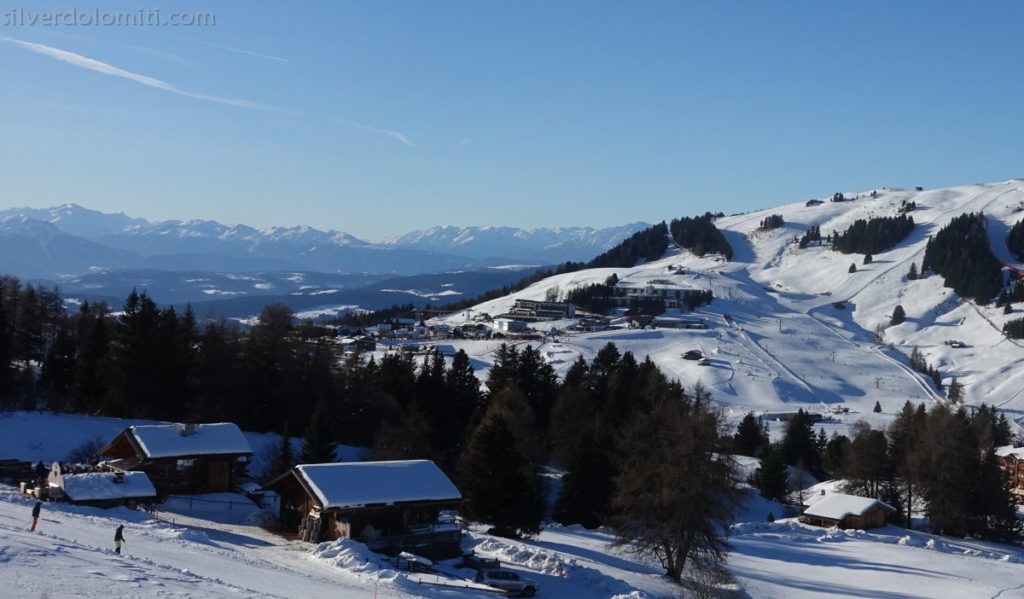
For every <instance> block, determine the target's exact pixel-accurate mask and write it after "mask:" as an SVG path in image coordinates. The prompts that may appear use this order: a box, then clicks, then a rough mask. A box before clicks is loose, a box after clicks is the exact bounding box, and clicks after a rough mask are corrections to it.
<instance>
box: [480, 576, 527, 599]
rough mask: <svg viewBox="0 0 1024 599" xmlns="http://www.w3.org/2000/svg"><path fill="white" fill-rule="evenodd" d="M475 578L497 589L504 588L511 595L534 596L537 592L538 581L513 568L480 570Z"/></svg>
mask: <svg viewBox="0 0 1024 599" xmlns="http://www.w3.org/2000/svg"><path fill="white" fill-rule="evenodd" d="M474 580H475V581H476V582H479V583H481V584H486V585H487V586H491V587H494V588H496V589H503V590H504V591H505V592H507V593H508V594H509V595H521V596H523V597H533V595H534V593H536V592H537V583H536V582H534V581H533V580H531V579H529V578H526V577H525V576H520V575H519V573H518V572H513V571H512V570H478V571H477V573H476V578H475V579H474Z"/></svg>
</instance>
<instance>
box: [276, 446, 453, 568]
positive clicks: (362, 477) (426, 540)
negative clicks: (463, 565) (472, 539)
mask: <svg viewBox="0 0 1024 599" xmlns="http://www.w3.org/2000/svg"><path fill="white" fill-rule="evenodd" d="M264 489H265V490H269V491H273V492H274V493H276V494H277V495H278V497H279V498H280V505H279V509H280V513H279V516H280V520H281V523H282V525H283V526H284V527H285V528H286V530H294V531H298V535H299V538H301V539H302V540H304V541H311V542H314V543H316V542H321V541H331V540H335V539H354V540H356V541H359V542H361V543H365V544H366V545H367V546H368V547H369V548H370V549H371V550H373V551H376V552H378V553H385V554H389V555H396V554H398V553H400V552H402V551H407V552H410V553H414V554H416V555H421V556H424V557H428V558H430V559H446V558H450V557H456V556H458V555H460V551H459V545H460V543H461V541H462V528H461V527H460V526H459V525H458V524H457V523H455V522H453V521H448V522H444V521H442V520H443V518H442V517H441V516H442V511H445V510H451V509H455V508H457V507H458V506H459V504H460V503H461V502H462V494H461V493H459V490H458V489H457V488H455V485H454V484H452V481H451V480H449V479H448V477H447V476H445V474H444V472H442V471H441V469H440V468H438V467H437V465H436V464H434V463H433V462H431V461H430V460H407V461H392V462H342V463H334V464H303V465H299V466H295V467H294V468H292V469H291V470H289V471H288V472H286V473H284V474H282V475H281V476H279V477H277V478H276V479H274V480H272V481H270V482H269V483H267V484H266V485H265V486H264Z"/></svg>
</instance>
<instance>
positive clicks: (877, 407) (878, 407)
mask: <svg viewBox="0 0 1024 599" xmlns="http://www.w3.org/2000/svg"><path fill="white" fill-rule="evenodd" d="M871 411H872V412H874V413H875V414H881V413H882V404H881V403H879V402H877V401H876V402H875V408H874V409H873V410H871Z"/></svg>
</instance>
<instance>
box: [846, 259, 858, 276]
mask: <svg viewBox="0 0 1024 599" xmlns="http://www.w3.org/2000/svg"><path fill="white" fill-rule="evenodd" d="M846 272H848V273H851V274H852V273H855V272H857V265H856V264H853V263H852V262H851V263H850V268H849V269H848V270H847V271H846Z"/></svg>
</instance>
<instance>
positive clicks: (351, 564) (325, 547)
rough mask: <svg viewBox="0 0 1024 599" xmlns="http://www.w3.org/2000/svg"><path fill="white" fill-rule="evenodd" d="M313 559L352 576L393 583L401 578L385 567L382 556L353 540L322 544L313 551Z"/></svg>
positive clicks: (339, 540)
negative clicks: (356, 575)
mask: <svg viewBox="0 0 1024 599" xmlns="http://www.w3.org/2000/svg"><path fill="white" fill-rule="evenodd" d="M313 557H314V559H317V560H320V561H322V562H324V563H326V564H328V565H331V566H334V567H337V568H341V569H342V570H345V571H347V572H351V573H352V574H358V575H362V576H368V577H371V578H373V579H376V580H382V581H393V580H395V579H396V578H398V577H399V574H398V572H396V571H394V570H392V569H390V568H387V567H385V566H383V562H382V560H381V556H380V554H377V553H374V552H372V551H370V549H369V548H368V547H367V546H366V545H364V544H362V543H358V542H356V541H353V540H351V539H338V540H337V541H330V542H327V543H320V544H319V545H317V546H316V549H314V550H313Z"/></svg>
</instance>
